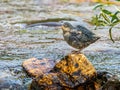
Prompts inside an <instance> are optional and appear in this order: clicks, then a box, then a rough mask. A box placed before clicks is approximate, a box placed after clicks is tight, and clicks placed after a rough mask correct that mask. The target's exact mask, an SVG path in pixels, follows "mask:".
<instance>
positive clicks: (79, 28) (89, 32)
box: [77, 25, 94, 35]
mask: <svg viewBox="0 0 120 90" xmlns="http://www.w3.org/2000/svg"><path fill="white" fill-rule="evenodd" d="M77 31H81V32H83V33H84V34H86V35H94V33H93V32H92V31H90V30H88V29H87V28H86V27H83V26H81V25H78V26H77Z"/></svg>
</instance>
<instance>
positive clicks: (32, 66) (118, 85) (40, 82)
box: [23, 54, 120, 90]
mask: <svg viewBox="0 0 120 90" xmlns="http://www.w3.org/2000/svg"><path fill="white" fill-rule="evenodd" d="M23 67H24V68H25V69H26V71H27V70H28V71H27V72H28V73H29V74H31V76H35V77H36V78H35V79H33V81H32V83H31V85H30V90H120V81H118V78H117V77H116V76H114V75H112V74H110V73H108V72H96V70H95V68H94V67H93V65H92V64H91V63H90V62H89V61H88V59H87V58H86V57H85V56H84V55H83V54H69V55H67V56H65V57H64V58H62V59H61V60H60V61H59V62H58V63H57V64H56V65H55V62H53V61H52V60H48V59H43V60H38V59H36V58H31V59H28V60H27V61H24V62H23Z"/></svg>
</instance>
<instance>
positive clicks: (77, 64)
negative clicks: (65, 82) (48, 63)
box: [54, 54, 96, 78]
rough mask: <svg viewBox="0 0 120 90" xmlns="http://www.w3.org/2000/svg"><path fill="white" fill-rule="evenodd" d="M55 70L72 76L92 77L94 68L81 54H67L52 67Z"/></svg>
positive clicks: (94, 72) (94, 71)
mask: <svg viewBox="0 0 120 90" xmlns="http://www.w3.org/2000/svg"><path fill="white" fill-rule="evenodd" d="M54 69H55V70H56V71H59V72H62V73H66V74H69V75H72V76H74V77H79V76H80V75H81V76H87V77H89V78H90V77H93V76H95V74H96V70H95V68H94V67H93V65H92V64H91V63H90V62H89V61H88V59H87V58H86V57H85V56H84V55H83V54H69V55H68V56H66V57H65V58H63V59H62V60H61V61H60V62H59V63H57V64H56V65H55V67H54Z"/></svg>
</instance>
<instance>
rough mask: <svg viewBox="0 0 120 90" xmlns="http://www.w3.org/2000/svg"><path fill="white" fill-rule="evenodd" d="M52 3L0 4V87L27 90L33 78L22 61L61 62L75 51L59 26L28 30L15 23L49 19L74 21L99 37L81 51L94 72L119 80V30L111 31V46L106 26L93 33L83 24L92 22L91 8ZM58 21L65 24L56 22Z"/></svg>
mask: <svg viewBox="0 0 120 90" xmlns="http://www.w3.org/2000/svg"><path fill="white" fill-rule="evenodd" d="M45 1H46V2H45ZM47 1H49V2H50V3H49V2H47ZM51 1H52V0H1V1H0V74H1V76H0V88H2V89H3V90H4V89H6V88H10V90H27V88H28V86H29V84H30V82H31V80H32V79H31V78H30V77H29V76H27V75H26V73H25V72H24V70H23V68H22V66H21V65H22V62H23V61H24V60H26V59H29V58H32V57H35V58H38V59H41V58H50V59H51V60H60V59H61V58H62V57H64V56H65V55H67V54H68V53H71V51H73V50H75V49H74V48H72V47H70V46H69V45H68V44H67V43H66V42H65V41H64V39H63V36H62V30H61V29H60V27H49V26H41V25H35V26H34V25H33V26H32V27H31V26H29V25H27V24H26V23H18V22H23V21H24V22H25V21H30V20H31V21H32V20H44V19H49V18H73V19H75V20H77V22H79V23H80V24H82V25H84V26H86V27H88V28H89V29H91V30H92V31H93V32H95V33H96V34H98V35H99V36H101V39H100V40H98V41H97V42H95V43H94V44H92V45H90V46H89V47H87V48H86V49H84V50H83V51H82V53H84V54H85V55H86V56H87V57H88V59H89V60H90V61H91V62H92V64H93V65H94V66H95V68H96V69H97V70H103V71H108V72H110V73H113V74H115V75H117V76H118V77H119V79H120V31H119V29H120V27H117V28H114V30H113V37H114V39H115V43H113V42H112V41H111V40H109V36H108V27H100V28H98V30H93V29H94V26H91V25H89V24H88V23H87V22H85V21H87V20H90V19H91V17H92V15H93V11H92V8H93V7H94V5H89V4H88V3H84V4H80V5H78V4H77V5H75V4H65V3H64V4H63V3H60V2H54V3H51ZM83 8H84V9H83ZM61 22H64V21H59V22H57V23H61ZM13 23H14V24H13ZM0 90H1V89H0Z"/></svg>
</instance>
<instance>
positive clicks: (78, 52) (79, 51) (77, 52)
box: [71, 50, 81, 54]
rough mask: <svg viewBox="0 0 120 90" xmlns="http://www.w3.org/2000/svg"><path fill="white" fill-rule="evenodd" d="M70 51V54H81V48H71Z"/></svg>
mask: <svg viewBox="0 0 120 90" xmlns="http://www.w3.org/2000/svg"><path fill="white" fill-rule="evenodd" d="M71 53H72V54H81V50H78V51H76V50H73V51H72V52H71Z"/></svg>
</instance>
